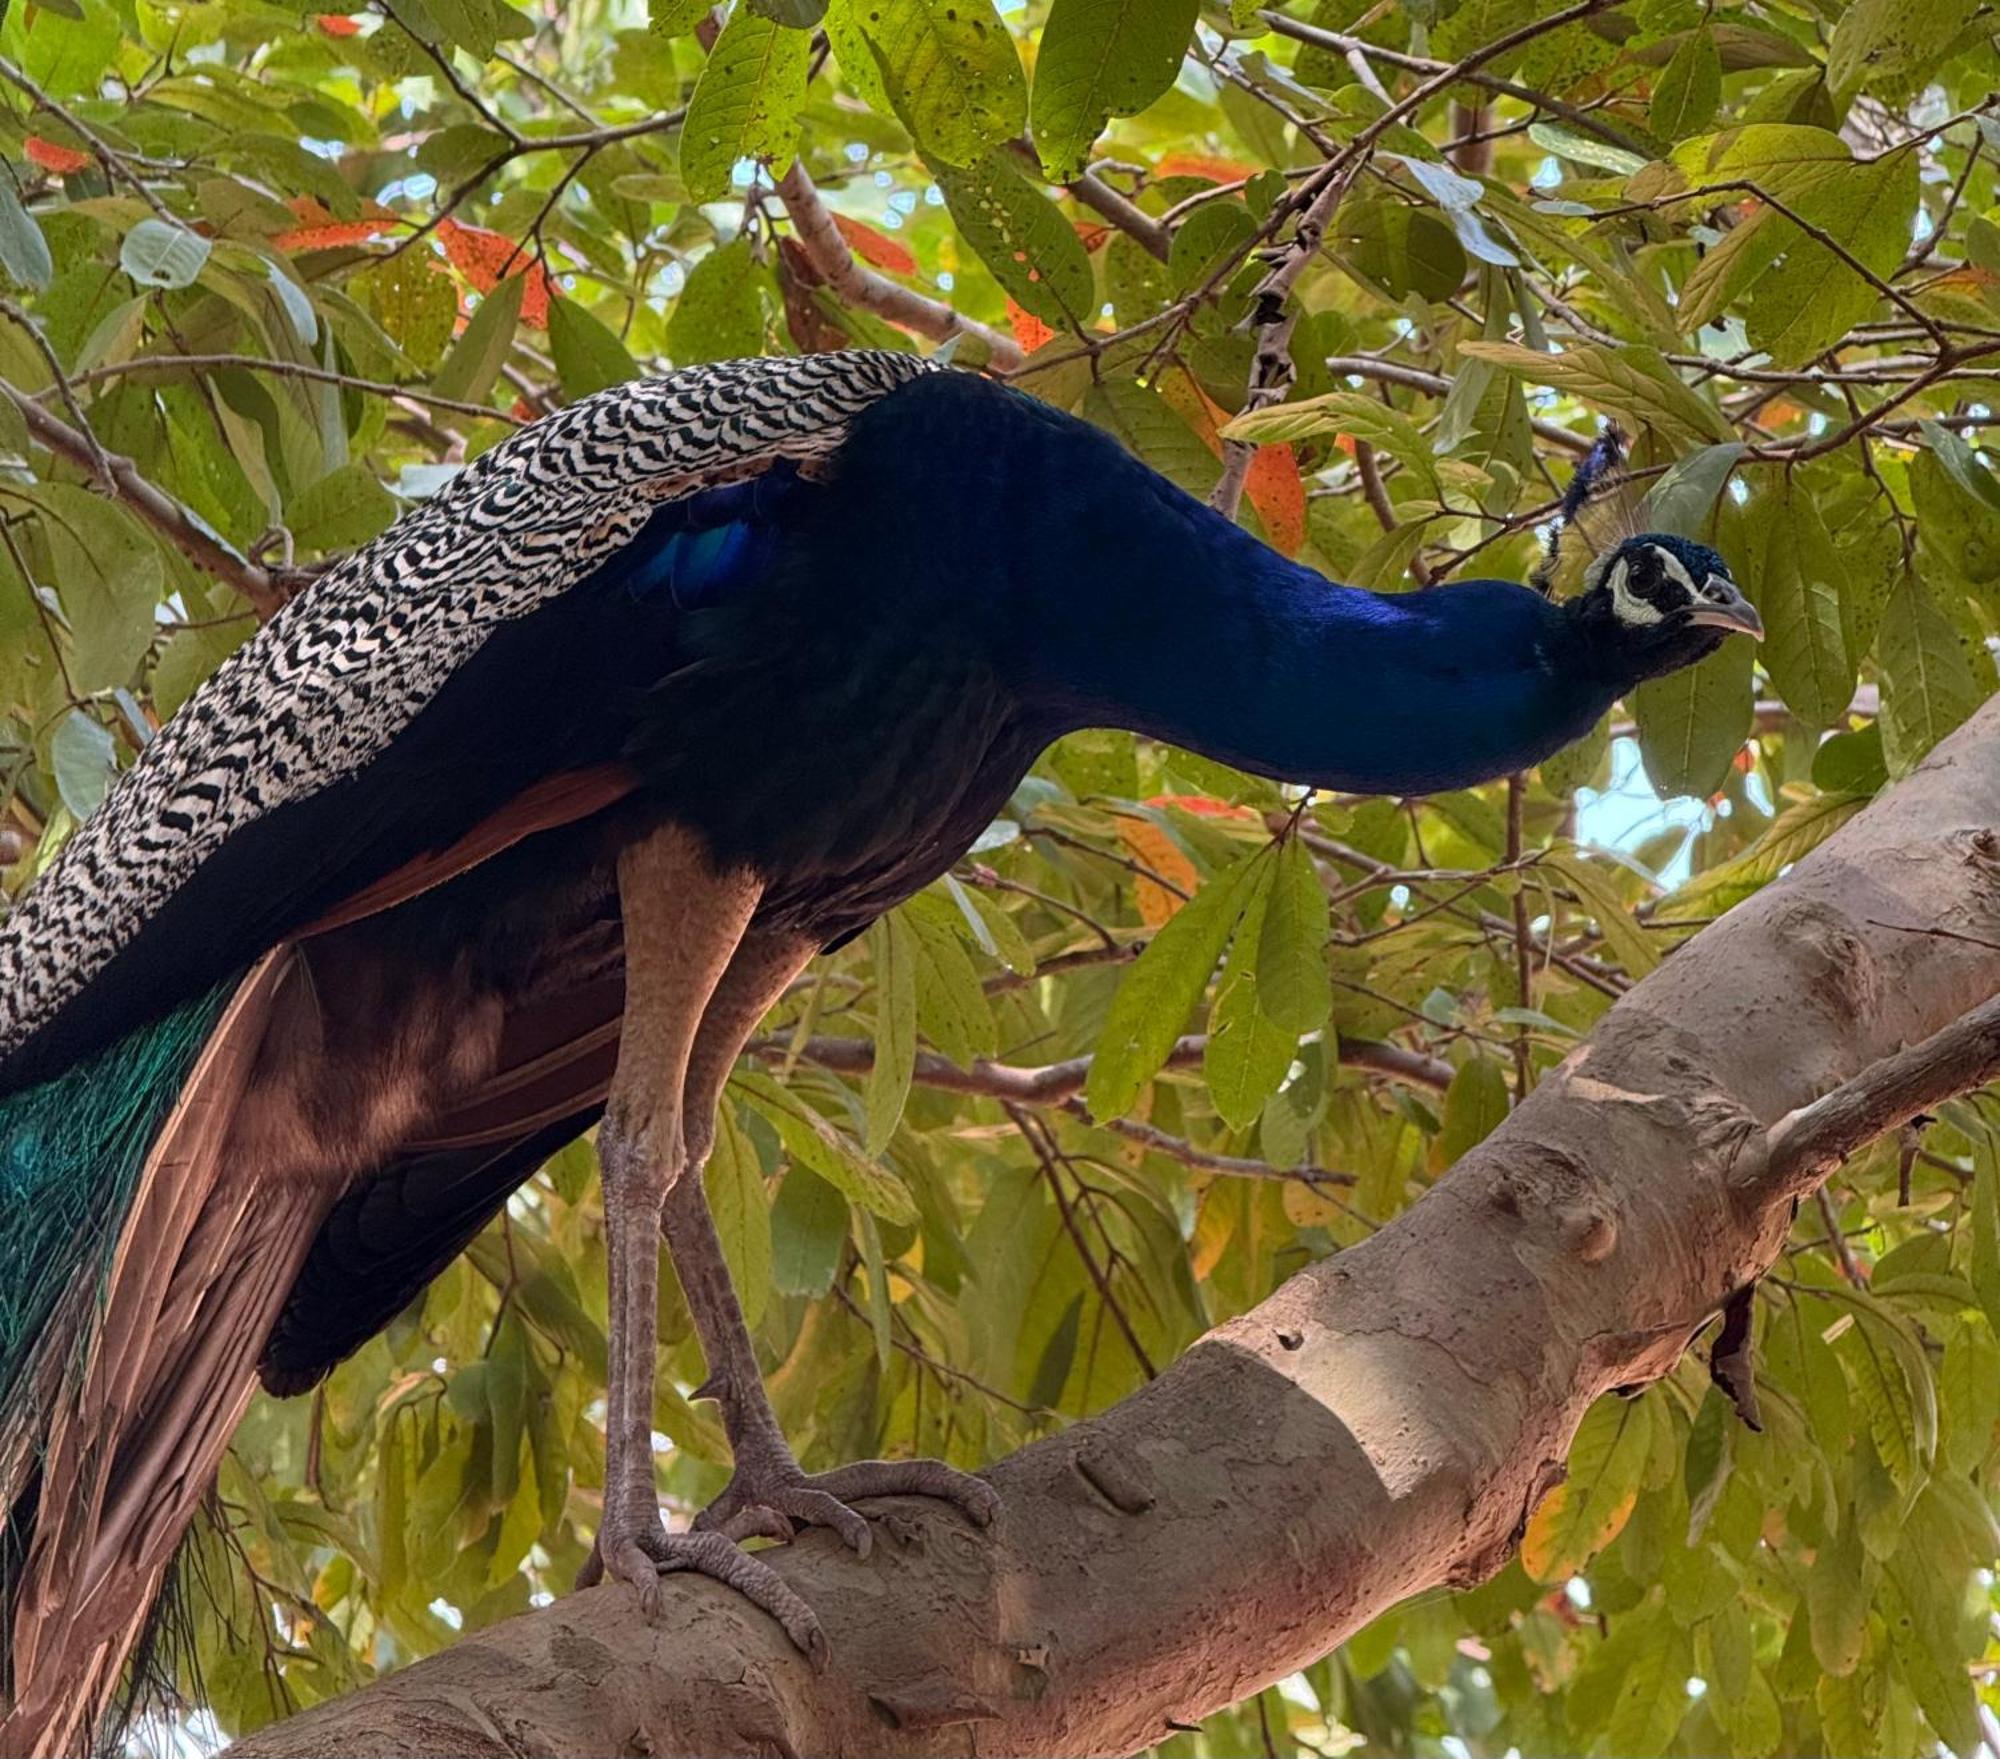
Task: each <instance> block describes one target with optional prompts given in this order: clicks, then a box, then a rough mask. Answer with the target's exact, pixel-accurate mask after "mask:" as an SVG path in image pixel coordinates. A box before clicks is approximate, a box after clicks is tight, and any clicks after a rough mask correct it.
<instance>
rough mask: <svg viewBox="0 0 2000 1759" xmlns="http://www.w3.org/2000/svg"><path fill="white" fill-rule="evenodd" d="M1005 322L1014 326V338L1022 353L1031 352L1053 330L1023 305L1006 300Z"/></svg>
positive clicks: (1050, 334)
mask: <svg viewBox="0 0 2000 1759" xmlns="http://www.w3.org/2000/svg"><path fill="white" fill-rule="evenodd" d="M1007 322H1008V323H1010V324H1011V325H1013V327H1014V340H1015V341H1016V342H1018V343H1020V345H1021V352H1022V353H1023V354H1033V353H1034V352H1035V350H1036V349H1037V348H1039V347H1041V345H1042V344H1043V343H1044V342H1047V341H1049V340H1050V339H1051V338H1052V337H1053V336H1054V335H1055V331H1053V330H1051V329H1050V328H1049V327H1048V325H1047V324H1045V323H1043V322H1042V320H1041V319H1040V318H1038V317H1036V316H1035V314H1034V313H1033V312H1031V311H1029V310H1028V309H1027V308H1026V307H1024V306H1018V305H1016V304H1015V303H1014V302H1013V301H1012V300H1011V299H1010V300H1008V301H1007Z"/></svg>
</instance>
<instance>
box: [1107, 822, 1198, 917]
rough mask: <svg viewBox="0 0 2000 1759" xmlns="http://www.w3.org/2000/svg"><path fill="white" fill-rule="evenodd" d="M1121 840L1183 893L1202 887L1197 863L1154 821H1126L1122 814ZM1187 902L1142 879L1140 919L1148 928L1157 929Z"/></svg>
mask: <svg viewBox="0 0 2000 1759" xmlns="http://www.w3.org/2000/svg"><path fill="white" fill-rule="evenodd" d="M1118 840H1119V842H1121V843H1123V844H1124V845H1125V850H1126V853H1127V854H1129V855H1130V856H1131V857H1132V859H1133V860H1134V861H1136V862H1138V863H1139V865H1140V866H1142V867H1145V868H1150V869H1151V870H1152V871H1153V872H1154V873H1156V874H1158V875H1159V876H1160V879H1163V880H1167V881H1170V882H1171V883H1172V884H1173V885H1176V886H1178V887H1179V888H1180V889H1181V891H1182V892H1183V893H1188V894H1192V893H1193V892H1194V891H1195V890H1196V889H1197V888H1198V887H1199V886H1200V885H1201V875H1200V874H1198V873H1197V872H1196V871H1195V866H1194V863H1193V862H1192V861H1190V860H1189V859H1188V858H1187V856H1186V855H1185V854H1183V853H1182V851H1181V846H1180V845H1179V844H1178V843H1176V842H1175V841H1174V840H1173V838H1172V837H1170V836H1168V835H1167V833H1166V832H1165V831H1163V830H1162V829H1161V828H1160V827H1159V826H1158V825H1156V824H1154V823H1153V822H1152V820H1151V819H1144V818H1127V817H1125V816H1124V815H1123V814H1120V816H1119V819H1118ZM1186 902H1187V898H1186V897H1179V896H1176V895H1175V894H1174V893H1173V892H1171V891H1169V890H1168V889H1167V887H1166V886H1163V885H1161V884H1160V883H1159V881H1158V880H1151V879H1147V878H1145V877H1144V876H1143V875H1141V876H1140V879H1139V884H1138V903H1139V919H1140V921H1142V922H1143V923H1145V925H1146V926H1147V927H1148V928H1158V927H1159V926H1160V924H1161V923H1163V922H1166V921H1167V920H1168V919H1169V918H1171V917H1172V916H1173V914H1174V913H1175V912H1176V911H1177V910H1179V909H1180V907H1181V906H1182V905H1183V904H1185V903H1186Z"/></svg>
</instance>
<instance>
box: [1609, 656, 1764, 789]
mask: <svg viewBox="0 0 2000 1759" xmlns="http://www.w3.org/2000/svg"><path fill="white" fill-rule="evenodd" d="M1753 659H1754V655H1753V653H1752V644H1751V643H1749V642H1747V641H1725V642H1724V643H1723V644H1722V646H1721V647H1720V648H1718V649H1717V650H1716V651H1715V652H1714V653H1712V654H1710V655H1709V657H1708V658H1707V659H1705V660H1703V661H1702V662H1701V663H1700V664H1699V665H1694V666H1686V667H1683V668H1682V669H1681V670H1680V671H1678V672H1674V673H1672V674H1670V675H1669V676H1667V677H1665V678H1649V679H1648V680H1647V681H1646V682H1645V683H1643V684H1641V685H1640V686H1639V687H1638V689H1637V690H1635V691H1633V692H1632V697H1631V702H1632V713H1633V717H1634V719H1635V720H1636V721H1637V722H1638V727H1639V755H1640V757H1641V758H1642V759H1643V760H1644V762H1645V765H1646V779H1647V780H1648V781H1650V782H1651V783H1652V784H1653V786H1654V787H1655V788H1656V789H1658V790H1659V792H1660V793H1662V794H1695V795H1699V796H1702V797H1704V798H1706V797H1707V796H1708V795H1710V794H1713V793H1714V792H1715V791H1716V790H1717V789H1718V788H1720V787H1721V786H1722V783H1723V780H1724V778H1725V777H1727V775H1728V774H1729V766H1730V763H1731V762H1732V761H1733V760H1734V758H1735V756H1736V754H1737V752H1739V751H1741V750H1742V749H1743V741H1744V740H1746V739H1747V738H1749V737H1750V714H1751V707H1752V701H1751V692H1750V674H1751V668H1752V662H1753Z"/></svg>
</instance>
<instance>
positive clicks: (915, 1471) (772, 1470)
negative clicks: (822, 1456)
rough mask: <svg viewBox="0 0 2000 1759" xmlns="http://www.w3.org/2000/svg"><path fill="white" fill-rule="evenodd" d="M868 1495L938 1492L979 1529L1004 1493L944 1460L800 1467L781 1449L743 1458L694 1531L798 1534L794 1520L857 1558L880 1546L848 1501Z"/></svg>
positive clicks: (935, 1494) (767, 1535)
mask: <svg viewBox="0 0 2000 1759" xmlns="http://www.w3.org/2000/svg"><path fill="white" fill-rule="evenodd" d="M870 1496H932V1497H936V1498H938V1499H939V1500H940V1501H943V1502H948V1503H951V1504H953V1505H954V1506H955V1507H956V1508H957V1509H958V1510H959V1511H960V1512H961V1513H962V1514H963V1515H964V1516H965V1517H966V1518H967V1519H968V1520H969V1521H971V1522H972V1524H973V1525H974V1526H975V1527H986V1526H990V1525H991V1524H992V1521H993V1517H994V1516H995V1515H996V1514H997V1513H998V1512H999V1508H1000V1499H999V1497H998V1496H997V1495H996V1494H995V1493H994V1490H993V1487H992V1486H991V1485H989V1484H988V1483H986V1481H985V1480H984V1479H980V1478H974V1477H972V1476H971V1475H970V1474H969V1473H965V1472H960V1471H956V1470H954V1469H953V1468H952V1467H950V1466H947V1465H946V1464H944V1462H943V1461H942V1460H857V1461H856V1462H854V1463H853V1464H852V1465H847V1466H838V1467H836V1468H835V1469H834V1470H833V1471H831V1472H816V1473H807V1472H804V1471H801V1470H800V1468H799V1466H798V1463H797V1462H796V1461H794V1460H793V1459H792V1457H791V1455H790V1453H789V1452H786V1451H785V1450H783V1449H782V1448H775V1449H771V1450H769V1451H768V1452H766V1451H763V1450H760V1451H759V1452H758V1453H755V1454H751V1453H747V1452H746V1453H745V1454H742V1455H739V1456H738V1459H737V1463H736V1473H735V1476H734V1477H732V1478H731V1479H730V1480H729V1483H728V1485H727V1486H726V1487H725V1488H724V1490H723V1492H722V1494H721V1495H720V1496H718V1497H717V1498H716V1499H715V1501H714V1502H712V1503H710V1504H709V1505H708V1507H707V1508H706V1509H704V1510H703V1511H702V1512H701V1513H700V1514H699V1515H698V1516H696V1517H695V1523H694V1526H695V1531H696V1532H698V1533H707V1532H712V1533H716V1534H719V1535H725V1536H727V1537H729V1538H732V1539H742V1538H748V1537H750V1536H752V1535H757V1536H760V1537H765V1538H784V1539H789V1538H791V1537H792V1534H793V1530H794V1527H795V1526H808V1527H831V1528H832V1529H833V1531H834V1532H835V1533H837V1534H839V1535H840V1538H841V1540H842V1542H843V1543H845V1544H846V1546H847V1547H848V1549H849V1550H851V1551H853V1552H854V1553H855V1554H856V1555H857V1556H860V1557H866V1556H867V1555H868V1554H869V1552H870V1551H871V1550H872V1549H873V1548H874V1544H875V1535H874V1533H873V1531H872V1530H871V1529H870V1527H869V1525H868V1520H867V1517H866V1516H864V1515H862V1514H861V1513H859V1512H858V1511H857V1510H855V1509H853V1508H851V1507H849V1506H848V1505H849V1504H850V1503H852V1502H856V1501H858V1500H860V1499H861V1498H863V1497H870Z"/></svg>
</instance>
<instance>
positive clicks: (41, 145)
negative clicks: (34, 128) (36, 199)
mask: <svg viewBox="0 0 2000 1759" xmlns="http://www.w3.org/2000/svg"><path fill="white" fill-rule="evenodd" d="M23 150H24V151H25V152H26V153H27V155H28V157H29V158H30V159H31V160H32V161H33V162H34V163H35V164H37V165H39V166H41V168H42V169H43V170H44V171H53V172H54V173H55V174H56V175H57V176H58V177H63V176H67V175H68V174H69V173H70V172H72V171H81V170H82V169H83V168H84V167H85V166H86V165H88V164H89V163H90V162H91V158H90V155H89V154H88V153H79V152H78V151H77V150H76V148H75V147H65V146H58V145H57V144H56V143H55V142H54V141H52V140H43V139H42V137H41V136H40V135H38V134H31V135H29V136H28V138H27V141H26V143H25V145H24V149H23Z"/></svg>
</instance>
